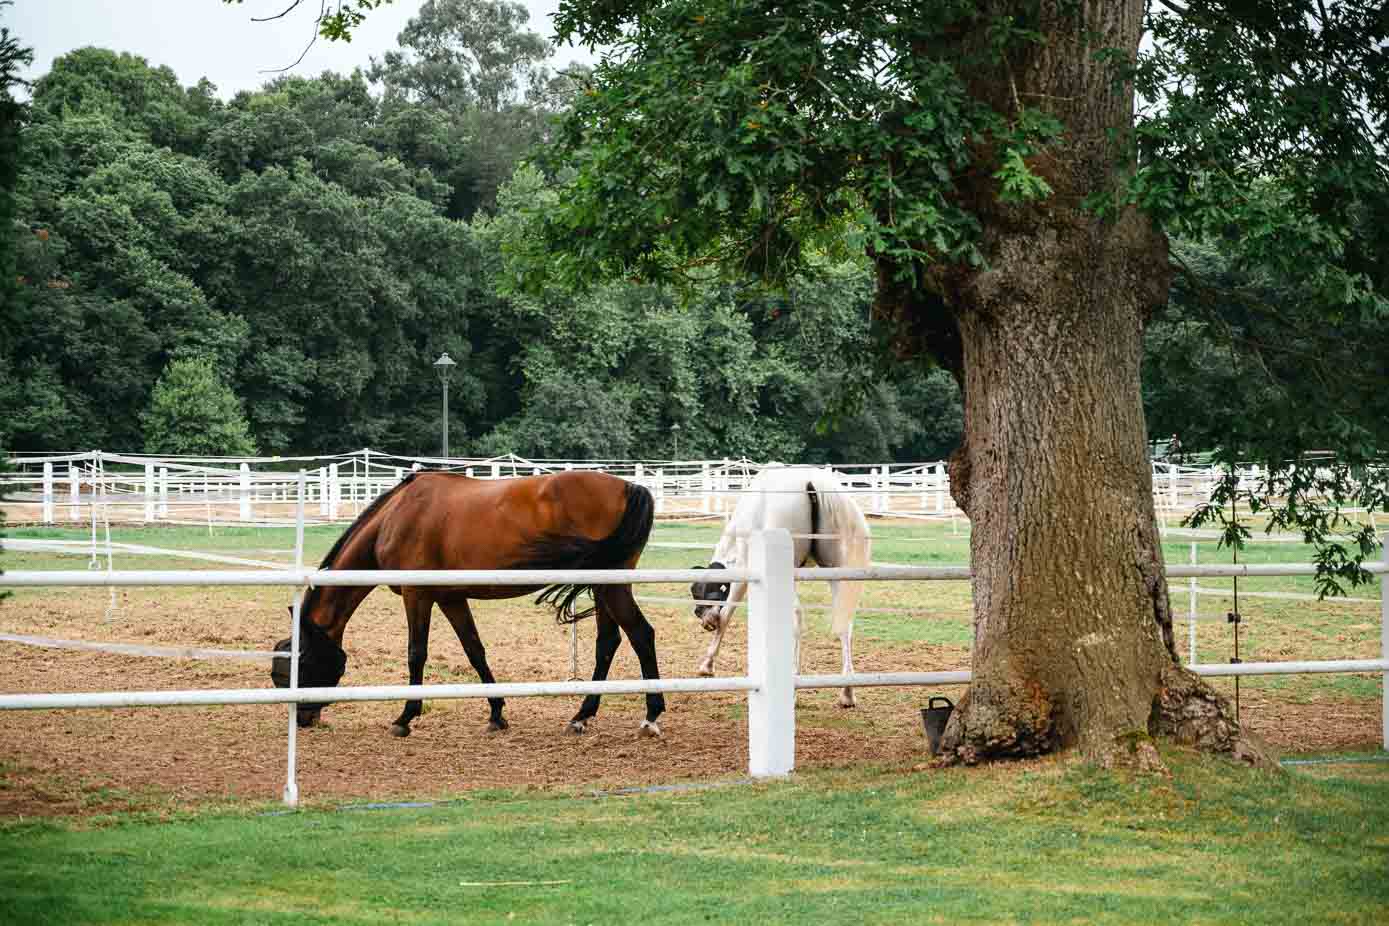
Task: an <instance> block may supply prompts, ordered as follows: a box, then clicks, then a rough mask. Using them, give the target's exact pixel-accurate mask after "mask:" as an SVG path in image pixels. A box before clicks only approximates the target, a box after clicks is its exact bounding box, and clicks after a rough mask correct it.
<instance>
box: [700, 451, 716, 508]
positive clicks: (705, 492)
mask: <svg viewBox="0 0 1389 926" xmlns="http://www.w3.org/2000/svg"><path fill="white" fill-rule="evenodd" d="M700 470H701V475H700V482H699V490H700V502H699V510H700V513H701V514H708V513H709V512H710V511H713V509H712V508H711V507H710V502H711V499H710V497H709V493H710V492H712V491H713V484H712V483H711V482H710V481H709V463H708V461H705V462H704V463H703V464H701V466H700Z"/></svg>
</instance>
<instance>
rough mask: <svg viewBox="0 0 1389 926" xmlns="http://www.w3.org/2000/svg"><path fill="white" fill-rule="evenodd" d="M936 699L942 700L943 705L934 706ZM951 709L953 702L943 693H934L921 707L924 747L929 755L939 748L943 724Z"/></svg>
mask: <svg viewBox="0 0 1389 926" xmlns="http://www.w3.org/2000/svg"><path fill="white" fill-rule="evenodd" d="M937 701H944V702H945V707H936V702H937ZM953 710H955V705H954V703H952V702H951V700H950V699H949V698H947V697H945V696H944V695H936V696H935V697H933V698H932V699H931V700H930V701H927V702H926V706H925V707H923V708H922V709H921V725H922V726H923V727H925V728H926V748H927V749H929V750H930V752H931V755H935V754H936V752H937V751H938V750H939V749H940V738H941V737H942V736H943V735H944V734H945V725H946V724H947V723H948V722H949V721H950V713H951V711H953Z"/></svg>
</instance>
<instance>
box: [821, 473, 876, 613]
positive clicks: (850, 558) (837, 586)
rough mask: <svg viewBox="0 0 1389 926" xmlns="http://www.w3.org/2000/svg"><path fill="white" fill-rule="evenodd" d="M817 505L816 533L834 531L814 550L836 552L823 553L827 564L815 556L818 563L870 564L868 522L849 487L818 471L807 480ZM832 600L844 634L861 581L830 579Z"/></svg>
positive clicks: (832, 606) (860, 592)
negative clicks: (818, 514) (836, 580)
mask: <svg viewBox="0 0 1389 926" xmlns="http://www.w3.org/2000/svg"><path fill="white" fill-rule="evenodd" d="M810 482H811V485H813V486H815V491H816V494H817V496H818V501H819V504H820V524H819V529H818V533H821V534H834V535H835V539H834V540H817V541H816V542H815V549H816V552H817V553H818V552H819V551H821V550H826V551H827V552H828V551H833V552H834V553H836V554H837V555H835V556H828V555H827V556H826V557H825V559H829V560H833V562H830V563H826V562H824V561H823V560H820V558H819V556H817V557H816V560H817V562H820V563H821V565H826V566H828V565H833V566H842V567H849V568H860V569H866V568H868V566H869V565H870V564H871V563H872V540H871V539H870V538H869V536H868V521H867V520H866V519H865V518H864V517H863V512H862V511H860V510H859V507H858V502H856V501H854V499H853V496H852V495H850V494H849V491H848V489H846V488H845V487H844V486H843V485H841V484H840V482H839V480H838V479H836V478H835V477H834V474H833V473H830V472H825V473H824V474H823V475H821V474H817V475H816V476H815V477H814V478H812V479H811V480H810ZM830 589H831V594H832V596H833V597H832V600H831V604H830V615H831V617H832V618H833V624H832V626H833V628H834V632H835V633H836V634H839V635H841V636H842V635H843V634H844V633H845V632H846V631H848V630H849V628H850V627H851V626H852V625H853V622H854V611H855V610H856V609H857V608H858V602H859V599H860V598H861V597H862V596H863V583H862V582H859V581H843V582H831V583H830Z"/></svg>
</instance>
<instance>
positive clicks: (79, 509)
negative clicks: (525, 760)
mask: <svg viewBox="0 0 1389 926" xmlns="http://www.w3.org/2000/svg"><path fill="white" fill-rule="evenodd" d="M9 463H10V465H11V467H12V468H14V469H15V470H16V472H13V473H9V474H6V475H5V476H3V477H0V485H3V486H4V487H5V488H7V489H8V491H9V494H10V495H11V496H12V497H11V499H10V500H9V501H8V502H7V507H8V508H9V509H10V511H11V520H12V521H19V520H24V521H32V522H37V523H43V524H55V523H62V522H64V521H66V522H77V521H82V520H84V518H85V516H86V515H87V513H88V512H89V510H90V508H91V506H92V505H94V504H96V505H100V506H101V507H102V509H103V511H104V512H105V513H106V516H107V517H108V518H110V519H113V520H117V521H121V522H143V523H153V522H159V523H166V524H167V523H184V524H203V523H206V524H209V525H212V524H248V525H250V524H269V525H276V524H287V523H289V521H288V518H289V516H290V511H291V510H292V506H293V505H294V504H295V503H296V502H297V501H298V500H299V499H300V498H303V499H305V500H306V501H307V502H309V503H310V504H311V505H313V506H314V508H315V509H316V512H317V514H316V518H317V519H318V520H323V521H333V522H338V521H344V520H351V519H352V518H354V517H356V516H357V514H358V513H360V512H361V510H362V509H363V508H364V507H366V506H367V505H368V504H370V503H371V500H372V499H374V498H375V497H376V496H378V495H380V494H381V493H382V492H385V491H386V490H387V489H389V488H390V487H391V486H393V485H395V483H397V482H399V481H400V479H401V478H402V477H403V476H404V474H405V473H408V472H409V471H410V470H411V469H412V468H416V467H420V466H428V467H432V468H439V467H442V468H446V469H451V470H454V471H457V472H464V473H467V474H468V475H470V476H474V477H476V478H480V479H509V478H513V477H517V476H530V475H538V474H541V473H553V472H559V471H563V470H575V469H587V470H594V469H597V470H602V471H604V472H609V473H612V474H614V475H617V476H621V477H622V478H624V479H627V480H629V481H632V482H637V483H640V484H641V485H644V486H646V487H647V488H648V489H650V490H651V492H652V495H653V496H654V498H655V504H656V513H657V514H659V515H661V516H663V517H668V518H692V519H699V518H709V517H719V516H722V515H724V514H726V513H727V512H729V511H731V510H732V508H733V506H734V505H735V504H736V503H737V498H738V494H739V493H740V492H742V491H743V490H744V489H745V488H746V486H747V485H748V483H749V482H751V480H752V479H753V478H755V477H756V475H757V474H758V473H759V472H761V471H762V470H763V469H766V468H767V467H768V466H772V465H778V464H768V463H760V462H754V461H752V460H747V459H737V460H734V459H729V458H726V457H725V458H723V459H719V460H528V459H525V458H523V457H519V456H516V455H515V454H507V455H506V456H504V457H492V458H486V459H476V458H450V459H442V458H437V457H415V456H399V455H393V454H389V453H384V452H382V451H376V450H372V449H370V448H364V449H362V450H357V451H353V452H351V453H341V454H320V455H314V456H301V457H186V456H185V457H177V456H154V455H149V454H122V453H112V452H109V451H101V450H91V451H83V452H79V453H64V454H51V455H33V454H29V455H19V456H14V457H11V458H10V460H9ZM295 464H299V465H303V466H304V467H305V468H306V469H307V470H308V471H309V479H308V481H307V482H306V483H305V484H303V485H302V486H300V485H298V482H297V477H296V474H295V470H294V469H293V466H294V465H295ZM833 468H834V471H835V473H836V474H837V475H838V478H839V479H840V481H841V482H842V483H843V484H844V486H845V491H847V492H849V493H850V494H852V495H853V497H854V499H855V501H856V502H857V503H858V505H859V507H860V508H862V509H863V511H864V512H865V513H866V514H869V515H875V516H883V517H899V518H910V519H927V520H936V519H942V520H944V519H948V520H951V521H952V523H954V522H957V521H958V520H959V519H961V518H962V517H963V514H962V513H961V512H960V511H959V509H958V508H957V507H956V505H955V502H954V499H953V497H952V496H951V493H950V477H949V473H948V469H947V466H946V464H945V463H944V462H942V461H934V462H919V463H846V464H836V465H835V466H834V467H833ZM1237 472H1238V476H1239V478H1240V480H1241V484H1242V485H1250V484H1256V483H1257V482H1258V480H1259V478H1260V477H1261V471H1260V470H1259V469H1258V468H1257V467H1254V466H1249V467H1240V468H1239V469H1238V471H1237ZM1221 475H1222V471H1221V470H1220V469H1218V468H1215V467H1210V466H1186V465H1177V464H1175V463H1171V462H1167V461H1161V460H1155V461H1153V462H1152V477H1153V500H1154V504H1155V506H1156V508H1157V511H1158V513H1159V514H1160V515H1162V516H1163V519H1164V521H1165V520H1166V518H1167V517H1169V516H1173V515H1177V514H1181V513H1185V512H1188V511H1190V510H1191V509H1192V508H1193V507H1194V506H1195V505H1197V504H1199V503H1202V502H1204V501H1206V499H1207V498H1209V496H1210V491H1211V488H1212V487H1213V486H1214V485H1215V484H1216V482H1217V481H1218V480H1219V479H1220V478H1221Z"/></svg>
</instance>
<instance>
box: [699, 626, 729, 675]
mask: <svg viewBox="0 0 1389 926" xmlns="http://www.w3.org/2000/svg"><path fill="white" fill-rule="evenodd" d="M731 618H732V615H731V614H720V615H719V626H718V627H717V628H716V629H715V630H714V639H712V640H710V641H709V649H708V651H707V652H705V654H704V659H703V660H702V661H701V662H700V664H699V668H698V669H697V670H696V673H697V674H699V675H703V676H706V677H707V676H710V675H713V674H714V657H715V656H717V655H718V654H719V645H720V644H721V643H723V632H724V631H725V630H727V629H728V624H729V621H730V620H731Z"/></svg>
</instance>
